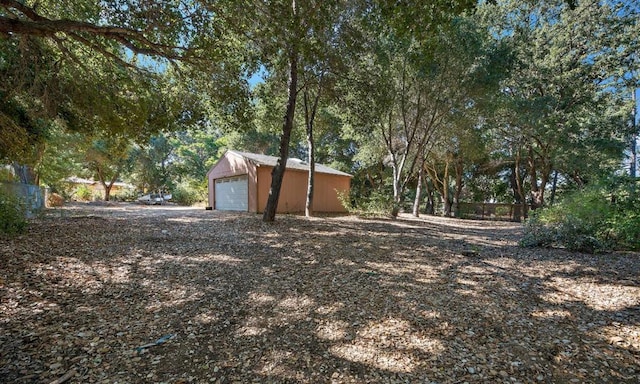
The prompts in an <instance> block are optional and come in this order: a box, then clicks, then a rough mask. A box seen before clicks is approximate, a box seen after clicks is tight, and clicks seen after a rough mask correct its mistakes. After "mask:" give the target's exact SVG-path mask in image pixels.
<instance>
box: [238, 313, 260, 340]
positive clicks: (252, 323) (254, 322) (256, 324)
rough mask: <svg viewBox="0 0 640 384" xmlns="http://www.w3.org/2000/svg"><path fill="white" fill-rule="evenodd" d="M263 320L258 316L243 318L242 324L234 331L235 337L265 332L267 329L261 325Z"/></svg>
mask: <svg viewBox="0 0 640 384" xmlns="http://www.w3.org/2000/svg"><path fill="white" fill-rule="evenodd" d="M262 323H263V321H262V320H261V319H260V318H258V317H249V318H247V319H246V320H245V322H244V325H243V326H242V327H240V328H238V330H237V331H236V337H251V336H259V335H262V334H264V333H265V332H267V329H266V328H265V327H263V326H261V325H262Z"/></svg>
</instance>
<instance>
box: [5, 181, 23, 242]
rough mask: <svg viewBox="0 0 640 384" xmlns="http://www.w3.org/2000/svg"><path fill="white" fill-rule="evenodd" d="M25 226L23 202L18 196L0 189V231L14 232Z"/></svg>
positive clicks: (19, 231) (21, 229)
mask: <svg viewBox="0 0 640 384" xmlns="http://www.w3.org/2000/svg"><path fill="white" fill-rule="evenodd" d="M26 228H27V219H26V215H25V204H24V201H23V200H22V199H20V198H19V197H17V196H15V195H13V194H11V193H8V192H6V191H3V190H0V232H3V233H8V234H15V233H21V232H23V231H24V230H25V229H26Z"/></svg>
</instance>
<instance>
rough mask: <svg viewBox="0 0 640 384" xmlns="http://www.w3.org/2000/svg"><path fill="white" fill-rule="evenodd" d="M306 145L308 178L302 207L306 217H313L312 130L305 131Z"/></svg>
mask: <svg viewBox="0 0 640 384" xmlns="http://www.w3.org/2000/svg"><path fill="white" fill-rule="evenodd" d="M307 143H308V145H309V178H308V181H307V201H306V203H305V207H304V215H305V216H306V217H311V216H313V185H314V175H315V172H316V157H315V154H314V142H313V130H307Z"/></svg>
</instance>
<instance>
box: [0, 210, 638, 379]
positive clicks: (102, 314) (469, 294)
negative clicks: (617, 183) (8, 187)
mask: <svg viewBox="0 0 640 384" xmlns="http://www.w3.org/2000/svg"><path fill="white" fill-rule="evenodd" d="M519 230H520V229H519V227H518V226H517V225H514V224H505V223H491V222H463V221H458V220H445V219H441V218H425V219H421V220H415V219H409V218H402V219H400V220H395V221H391V220H360V219H355V218H339V217H338V218H321V219H305V218H303V217H297V216H282V217H279V218H278V220H277V221H276V223H273V224H265V223H262V222H261V221H260V217H259V216H256V215H249V214H224V213H219V212H209V211H204V210H179V209H167V208H162V207H144V208H141V209H140V210H139V209H136V207H130V206H125V207H124V208H123V207H122V206H117V207H116V208H113V209H109V208H108V207H107V208H105V207H101V208H100V209H96V210H92V209H91V207H83V209H82V210H75V211H72V212H71V211H69V212H56V213H55V214H54V215H53V216H50V217H45V218H44V219H41V220H39V221H37V222H35V223H33V225H32V226H31V228H30V229H29V233H28V234H26V235H23V236H20V237H17V238H1V239H0V251H1V254H0V255H1V256H0V257H1V259H0V262H1V264H0V265H1V267H0V288H1V289H2V290H1V291H0V292H1V296H0V299H1V302H0V306H1V307H0V309H2V311H1V312H0V330H1V331H2V332H0V351H1V352H0V377H3V378H4V379H3V380H4V381H3V382H9V383H11V382H15V383H41V382H50V381H52V380H54V379H56V378H58V377H61V376H62V375H64V373H66V372H69V371H70V370H71V369H73V370H75V372H76V375H74V376H73V377H72V378H71V379H70V380H69V382H76V383H85V382H109V383H115V382H119V383H139V382H149V383H152V382H153V383H156V382H164V383H186V382H197V383H203V382H221V383H226V382H229V383H234V382H236V383H247V382H291V383H297V382H308V383H318V382H336V383H343V382H344V383H348V382H354V383H355V382H358V383H388V382H398V383H400V382H402V383H404V382H420V383H430V382H435V383H458V382H460V383H462V382H469V383H481V382H487V383H496V382H497V383H518V382H520V383H528V382H538V383H539V382H542V383H565V382H566V383H572V382H612V383H624V382H628V383H636V382H638V381H639V380H640V368H638V367H639V366H640V280H639V278H638V276H640V264H639V262H638V260H639V259H638V255H637V254H607V255H585V254H578V253H568V252H565V251H562V250H549V249H523V248H519V247H517V245H516V239H517V237H518V234H519ZM170 334H171V335H175V337H174V338H172V339H171V340H169V341H167V342H166V343H164V344H161V345H158V346H153V347H149V348H146V349H144V350H142V351H141V352H137V351H136V347H138V346H141V345H144V344H147V343H149V342H152V341H154V340H156V339H158V338H160V337H162V336H166V335H170Z"/></svg>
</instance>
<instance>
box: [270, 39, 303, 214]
mask: <svg viewBox="0 0 640 384" xmlns="http://www.w3.org/2000/svg"><path fill="white" fill-rule="evenodd" d="M289 66H290V67H289V87H288V98H287V112H286V114H285V116H284V123H283V124H282V135H280V158H279V159H278V162H277V163H276V166H275V167H273V171H272V172H271V187H270V188H269V197H268V198H267V205H266V207H265V208H264V213H263V215H262V220H263V221H266V222H272V221H274V220H275V219H276V211H277V209H278V199H279V198H280V188H281V187H282V179H283V178H284V172H285V169H286V167H287V159H288V158H289V142H290V140H291V131H292V130H293V119H294V116H295V112H296V97H297V91H298V50H297V47H296V46H295V45H294V46H292V47H291V49H290V52H289Z"/></svg>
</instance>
